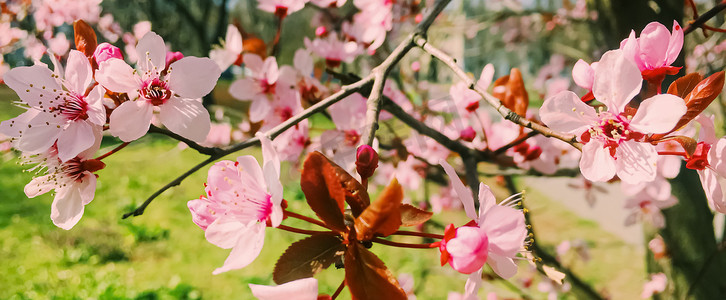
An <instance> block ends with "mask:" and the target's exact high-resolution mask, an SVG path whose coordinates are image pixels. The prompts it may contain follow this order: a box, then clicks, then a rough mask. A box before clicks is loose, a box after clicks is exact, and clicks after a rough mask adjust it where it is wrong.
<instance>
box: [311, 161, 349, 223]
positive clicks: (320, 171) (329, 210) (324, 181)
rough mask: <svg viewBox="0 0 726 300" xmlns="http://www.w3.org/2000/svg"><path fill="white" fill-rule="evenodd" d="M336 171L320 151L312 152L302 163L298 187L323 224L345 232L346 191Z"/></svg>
mask: <svg viewBox="0 0 726 300" xmlns="http://www.w3.org/2000/svg"><path fill="white" fill-rule="evenodd" d="M336 171H337V170H336V169H335V168H333V167H332V165H331V162H330V161H329V160H328V158H326V157H325V156H324V155H323V154H322V153H320V152H317V151H315V152H312V153H310V154H308V157H307V158H306V159H305V163H303V170H302V174H301V176H300V187H301V188H302V191H303V193H304V194H305V198H306V199H307V202H308V205H310V208H311V209H312V210H313V211H314V212H315V214H316V215H318V217H319V218H320V219H321V220H323V222H325V224H327V225H328V226H330V227H331V228H332V229H334V230H337V231H339V232H347V231H348V228H347V227H346V226H345V221H344V219H343V205H344V202H345V194H346V191H345V189H344V188H343V186H342V185H341V183H340V181H339V180H338V175H337V174H336ZM343 172H345V171H343Z"/></svg>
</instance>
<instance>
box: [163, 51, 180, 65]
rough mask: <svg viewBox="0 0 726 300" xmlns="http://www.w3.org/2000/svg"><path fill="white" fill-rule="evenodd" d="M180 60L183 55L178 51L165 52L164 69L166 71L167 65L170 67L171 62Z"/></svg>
mask: <svg viewBox="0 0 726 300" xmlns="http://www.w3.org/2000/svg"><path fill="white" fill-rule="evenodd" d="M182 58H184V54H182V53H181V52H179V51H177V52H171V51H167V52H166V68H167V69H168V68H169V65H171V64H172V63H173V62H175V61H177V60H180V59H182Z"/></svg>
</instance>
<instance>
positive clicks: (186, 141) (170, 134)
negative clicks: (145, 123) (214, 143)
mask: <svg viewBox="0 0 726 300" xmlns="http://www.w3.org/2000/svg"><path fill="white" fill-rule="evenodd" d="M149 132H151V133H159V134H163V135H166V136H168V137H170V138H173V139H175V140H177V141H180V142H182V143H184V144H186V145H187V146H189V148H192V149H194V150H197V152H199V153H201V154H205V155H209V156H213V155H215V154H217V153H219V152H220V151H222V149H221V148H217V147H205V146H202V145H199V144H198V143H196V142H194V141H192V140H190V139H188V138H185V137H183V136H181V135H178V134H176V133H173V132H171V131H169V130H167V129H164V128H159V127H156V126H154V125H151V126H150V127H149Z"/></svg>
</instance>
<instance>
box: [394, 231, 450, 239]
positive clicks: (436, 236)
mask: <svg viewBox="0 0 726 300" xmlns="http://www.w3.org/2000/svg"><path fill="white" fill-rule="evenodd" d="M393 234H394V235H409V236H420V237H425V238H432V239H439V240H442V239H444V236H443V235H441V234H435V233H426V232H416V231H402V230H399V231H396V232H394V233H393Z"/></svg>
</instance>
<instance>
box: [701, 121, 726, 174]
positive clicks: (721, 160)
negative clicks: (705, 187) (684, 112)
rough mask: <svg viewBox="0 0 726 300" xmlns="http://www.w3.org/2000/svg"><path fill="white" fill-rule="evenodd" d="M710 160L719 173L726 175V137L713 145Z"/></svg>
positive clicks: (709, 155) (712, 166)
mask: <svg viewBox="0 0 726 300" xmlns="http://www.w3.org/2000/svg"><path fill="white" fill-rule="evenodd" d="M701 130H703V128H701ZM708 161H709V162H710V164H711V168H713V170H714V171H716V172H717V173H718V174H719V175H721V176H724V175H726V138H720V139H718V141H716V142H715V143H714V144H713V145H711V150H710V151H709V152H708Z"/></svg>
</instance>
